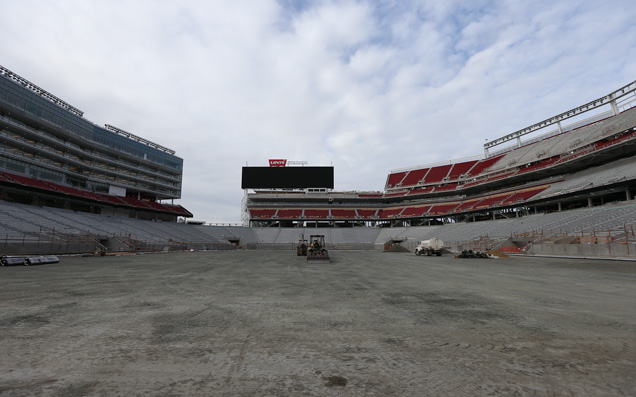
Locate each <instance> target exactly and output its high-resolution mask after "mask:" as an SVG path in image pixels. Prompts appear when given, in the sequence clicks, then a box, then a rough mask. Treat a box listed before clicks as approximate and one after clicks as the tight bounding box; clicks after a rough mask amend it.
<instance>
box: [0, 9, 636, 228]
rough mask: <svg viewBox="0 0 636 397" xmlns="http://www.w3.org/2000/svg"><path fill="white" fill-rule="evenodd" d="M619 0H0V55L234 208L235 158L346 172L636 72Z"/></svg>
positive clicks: (481, 131) (458, 144) (525, 117)
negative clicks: (151, 147) (170, 159)
mask: <svg viewBox="0 0 636 397" xmlns="http://www.w3.org/2000/svg"><path fill="white" fill-rule="evenodd" d="M634 17H636V9H635V8H634V7H632V6H631V2H630V1H626V0H613V1H608V2H603V3H595V2H587V1H582V0H581V1H578V2H572V1H556V2H554V1H550V2H548V1H545V2H525V1H506V2H489V1H480V2H465V1H443V2H440V1H409V2H407V1H397V0H396V1H389V0H385V1H380V2H372V1H347V2H336V1H319V2H307V3H296V2H289V1H287V2H283V1H280V2H276V1H274V0H270V1H266V0H254V1H246V2H233V1H222V2H208V1H188V2H178V1H167V0H164V1H150V0H146V1H141V0H138V1H108V2H106V1H104V2H97V1H91V2H87V1H80V0H76V1H56V2H50V1H45V0H25V1H20V2H5V3H4V4H3V12H2V14H0V34H1V35H2V37H5V38H10V39H9V40H5V42H4V44H3V49H2V52H1V54H2V56H1V57H0V64H2V65H3V66H5V67H7V68H9V69H11V70H13V71H14V72H16V73H18V74H20V75H22V76H23V77H25V78H27V79H29V80H31V81H33V82H34V83H36V84H38V85H40V86H42V87H43V88H45V89H47V90H49V91H51V92H52V93H54V94H55V95H57V96H59V97H61V98H62V99H64V100H66V101H68V102H70V103H71V104H72V105H74V106H77V107H78V108H80V109H82V110H84V111H85V115H86V117H87V118H88V119H90V120H93V121H94V122H96V123H98V124H104V123H109V124H114V125H116V126H118V127H120V128H122V129H125V130H127V131H130V132H132V133H134V134H137V135H140V136H143V137H145V138H147V139H149V140H152V141H155V142H157V143H159V144H161V145H164V146H168V147H170V148H172V149H175V150H176V151H177V155H179V156H181V157H183V158H184V161H185V166H184V167H185V170H184V181H183V198H182V200H180V201H179V202H180V203H181V204H182V205H184V206H185V207H186V208H188V209H190V210H191V211H192V212H194V214H195V216H196V218H198V219H204V220H207V221H218V222H222V221H224V222H229V221H234V222H236V221H238V220H239V210H240V202H241V198H242V196H243V192H242V191H241V190H240V172H241V166H243V165H244V164H245V163H246V162H248V163H249V164H250V165H265V164H266V161H267V159H268V158H274V157H282V158H288V159H294V160H308V161H309V162H310V163H311V164H313V165H329V164H331V163H333V165H334V166H335V177H336V187H337V188H338V189H341V190H361V189H373V190H378V189H382V188H383V185H384V181H385V179H386V174H387V172H388V171H389V170H390V169H394V168H400V167H406V166H411V165H417V164H422V163H427V162H431V161H442V160H449V159H453V158H458V157H464V156H469V155H479V154H480V153H482V144H483V143H484V139H485V138H489V139H494V138H496V137H499V136H501V135H504V134H506V133H509V132H511V131H514V130H517V129H520V128H523V127H525V126H527V125H529V124H531V123H534V122H536V121H539V120H540V119H542V118H545V117H549V116H552V115H554V114H556V113H559V112H562V111H564V110H567V109H569V108H571V107H574V106H576V105H579V104H582V103H583V102H585V101H588V100H591V99H595V98H597V97H599V96H601V95H604V94H606V93H608V92H609V91H611V90H613V89H615V88H618V87H619V86H621V85H623V84H626V83H628V82H630V81H633V80H634V76H636V53H634V52H633V51H632V49H633V48H636V27H634V24H633V21H634Z"/></svg>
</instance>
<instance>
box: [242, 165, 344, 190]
mask: <svg viewBox="0 0 636 397" xmlns="http://www.w3.org/2000/svg"><path fill="white" fill-rule="evenodd" d="M333 179H334V178H333V167H243V172H242V177H241V189H306V188H325V189H333Z"/></svg>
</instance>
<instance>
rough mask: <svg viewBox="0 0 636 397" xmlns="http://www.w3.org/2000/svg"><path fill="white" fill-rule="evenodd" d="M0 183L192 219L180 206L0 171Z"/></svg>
mask: <svg viewBox="0 0 636 397" xmlns="http://www.w3.org/2000/svg"><path fill="white" fill-rule="evenodd" d="M0 178H1V179H0V181H5V182H9V183H11V184H16V185H20V186H25V187H28V188H34V189H38V190H40V191H46V192H53V193H56V194H62V195H65V196H70V197H73V198H77V199H82V200H89V201H93V202H97V203H105V204H109V205H115V206H118V207H128V208H135V209H143V210H150V211H156V212H162V213H168V214H172V215H178V216H185V217H192V214H191V213H190V212H189V211H188V210H186V209H185V208H183V207H182V206H180V205H172V204H162V203H158V202H151V201H144V200H139V199H137V198H134V197H120V196H112V195H109V194H104V193H94V192H89V191H86V190H81V189H77V188H74V187H71V186H65V185H61V184H58V183H53V182H49V181H42V180H38V179H34V178H30V177H27V176H24V175H18V174H13V173H9V172H3V171H0Z"/></svg>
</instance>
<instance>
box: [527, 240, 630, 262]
mask: <svg viewBox="0 0 636 397" xmlns="http://www.w3.org/2000/svg"><path fill="white" fill-rule="evenodd" d="M527 254H528V255H550V256H577V257H582V258H595V257H598V258H602V257H606V258H625V259H634V260H636V244H619V243H609V244H607V243H606V244H552V243H545V244H533V245H532V247H531V248H530V249H529V250H528V252H527Z"/></svg>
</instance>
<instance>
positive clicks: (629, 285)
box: [0, 251, 636, 396]
mask: <svg viewBox="0 0 636 397" xmlns="http://www.w3.org/2000/svg"><path fill="white" fill-rule="evenodd" d="M331 254H332V262H331V263H316V264H307V263H306V260H305V258H303V257H297V256H296V254H295V252H292V251H218V252H188V253H174V254H154V255H132V256H130V255H129V256H120V257H102V258H82V257H62V258H61V261H60V263H58V264H53V265H42V266H32V267H22V266H19V267H3V268H0V395H2V396H5V395H6V396H176V395H183V396H254V395H259V396H290V395H302V396H307V395H310V396H311V395H316V396H322V395H325V396H330V395H333V396H336V395H338V396H340V395H348V396H388V395H400V396H427V395H428V396H443V395H447V396H481V395H504V396H505V395H538V396H543V395H549V396H552V395H556V396H562V395H568V396H569V395H577V396H604V395H607V396H609V395H617V396H620V395H625V396H630V395H631V396H633V395H636V376H635V375H636V263H634V262H615V261H600V260H598V261H592V260H585V261H583V260H572V259H546V258H519V257H511V258H503V259H496V260H495V259H456V258H453V257H451V256H442V257H418V256H415V255H414V254H413V253H383V252H377V251H332V252H331Z"/></svg>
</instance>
